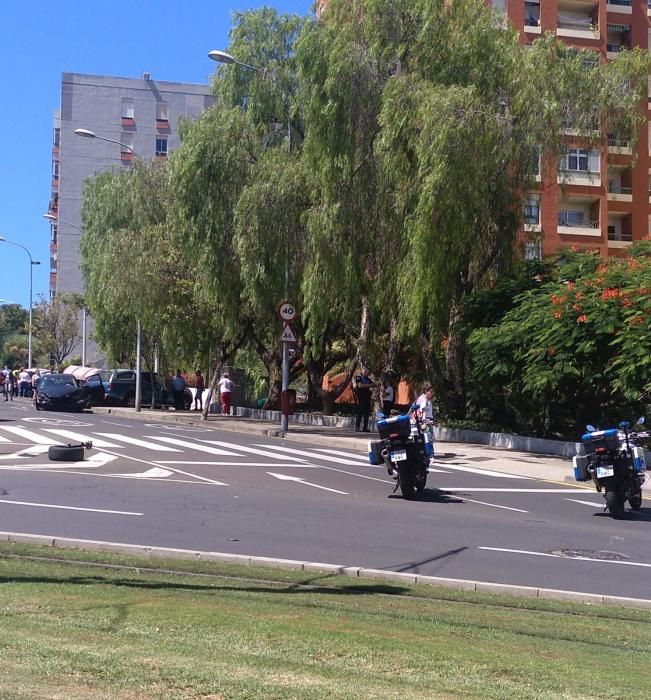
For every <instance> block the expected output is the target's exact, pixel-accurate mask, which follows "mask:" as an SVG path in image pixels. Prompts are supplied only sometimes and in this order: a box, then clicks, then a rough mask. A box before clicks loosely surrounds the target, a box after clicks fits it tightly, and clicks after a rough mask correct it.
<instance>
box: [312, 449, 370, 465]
mask: <svg viewBox="0 0 651 700" xmlns="http://www.w3.org/2000/svg"><path fill="white" fill-rule="evenodd" d="M314 449H315V450H316V451H317V452H324V453H325V454H328V455H336V456H338V457H347V458H349V459H358V460H359V461H360V462H365V463H368V455H356V454H353V453H352V452H343V451H342V450H324V449H321V448H320V447H315V448H314Z"/></svg>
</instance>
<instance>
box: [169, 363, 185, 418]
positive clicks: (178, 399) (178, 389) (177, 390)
mask: <svg viewBox="0 0 651 700" xmlns="http://www.w3.org/2000/svg"><path fill="white" fill-rule="evenodd" d="M184 393H185V379H183V377H182V375H181V370H180V369H177V370H176V374H175V375H174V378H173V379H172V394H173V395H174V409H175V410H177V411H182V410H183V395H184Z"/></svg>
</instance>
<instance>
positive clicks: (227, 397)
mask: <svg viewBox="0 0 651 700" xmlns="http://www.w3.org/2000/svg"><path fill="white" fill-rule="evenodd" d="M217 386H218V387H219V403H220V404H221V407H222V415H223V416H230V414H231V392H232V391H233V388H234V387H236V386H237V384H235V382H233V381H231V378H230V377H229V376H228V372H224V375H223V376H222V378H221V379H220V380H219V382H218V383H217Z"/></svg>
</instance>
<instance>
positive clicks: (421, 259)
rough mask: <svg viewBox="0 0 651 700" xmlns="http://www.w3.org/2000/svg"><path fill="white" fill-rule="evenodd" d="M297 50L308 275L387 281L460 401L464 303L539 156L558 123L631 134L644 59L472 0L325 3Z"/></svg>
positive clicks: (494, 266) (309, 302) (407, 324)
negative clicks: (564, 36) (308, 183)
mask: <svg viewBox="0 0 651 700" xmlns="http://www.w3.org/2000/svg"><path fill="white" fill-rule="evenodd" d="M299 53H300V58H301V65H302V71H303V77H304V81H305V86H306V88H305V89H306V91H307V96H308V97H307V99H308V109H307V112H306V119H307V125H308V135H307V138H306V153H308V154H309V155H310V156H311V158H312V163H313V165H314V168H315V170H316V172H317V173H318V178H319V186H320V191H321V192H322V195H323V200H322V202H321V205H320V207H319V209H318V212H319V213H318V216H315V218H314V225H313V226H312V227H311V228H310V232H311V235H312V245H313V249H314V251H315V252H316V253H317V255H319V260H318V265H319V266H320V268H321V277H322V278H323V279H326V280H330V281H331V283H332V284H342V285H344V286H345V287H346V288H347V291H348V292H349V293H350V297H351V299H353V300H359V299H361V300H362V304H363V301H364V299H366V298H367V297H368V296H369V295H374V296H375V295H380V294H382V293H383V292H386V290H389V291H390V292H391V295H392V296H394V302H393V303H394V305H397V308H398V309H399V312H400V328H401V331H402V334H403V337H405V338H412V339H414V340H416V339H420V340H421V346H422V348H423V360H424V362H425V364H426V366H427V367H429V371H430V373H431V374H433V375H434V376H433V377H432V378H433V379H438V380H439V382H438V383H439V385H440V386H441V388H442V392H441V399H442V400H444V401H447V403H448V406H449V408H450V409H451V410H452V411H454V412H457V413H462V412H463V410H464V402H465V374H464V370H465V359H464V355H465V336H464V331H463V323H462V308H463V302H464V299H465V298H466V296H467V295H468V294H469V293H470V292H471V291H472V290H473V289H474V288H476V287H477V286H479V285H484V284H488V283H490V281H491V280H492V279H494V278H495V276H496V275H499V274H500V271H502V270H503V269H505V268H506V267H508V265H509V264H510V261H511V259H512V256H513V253H514V251H515V243H516V236H517V232H518V230H519V228H520V227H521V224H522V210H523V204H524V197H525V196H526V194H527V192H528V191H529V190H530V189H532V188H533V187H534V175H535V172H536V169H537V160H538V157H537V156H538V153H541V154H542V162H543V164H545V165H546V166H550V165H551V166H553V165H555V162H556V160H557V159H558V158H559V156H560V155H561V154H562V153H563V150H564V149H565V148H566V147H567V143H568V142H567V138H568V130H569V129H571V130H572V133H574V134H578V137H577V138H579V139H580V143H581V145H582V147H585V145H584V144H590V143H597V142H601V140H602V139H603V136H604V133H605V124H606V123H608V131H609V132H611V133H612V132H613V131H614V130H615V131H616V130H619V131H620V132H621V133H622V134H625V135H626V137H627V138H629V139H630V140H634V139H635V135H636V133H637V129H638V127H639V125H640V120H641V119H642V113H641V111H640V103H641V99H642V97H643V96H644V94H645V90H646V76H647V74H648V70H649V58H648V56H646V55H643V54H642V53H641V52H639V51H631V52H622V56H620V57H619V58H618V60H616V61H609V62H608V63H602V64H595V63H594V62H593V61H591V60H589V58H590V57H591V56H593V55H594V54H587V53H585V52H581V51H578V50H576V49H571V48H568V47H566V46H564V45H562V44H560V43H557V42H556V41H555V39H554V38H553V37H550V36H546V37H543V38H541V39H540V40H539V41H537V42H534V44H533V46H531V47H525V46H523V45H521V44H520V42H519V38H518V35H517V33H516V32H515V31H514V30H512V29H508V28H504V26H503V21H502V19H501V18H500V17H499V16H498V15H496V14H494V13H493V12H492V11H491V10H490V8H487V7H486V6H485V4H484V3H483V2H480V1H479V0H455V2H452V3H448V2H445V1H444V0H395V1H394V2H392V3H386V2H381V1H380V0H345V1H344V0H331V1H330V2H329V3H328V10H327V12H325V13H324V14H323V17H322V19H321V20H320V21H319V22H317V23H316V24H315V26H314V27H313V28H312V30H311V31H310V32H308V33H307V34H306V36H305V37H304V38H303V40H302V41H301V45H300V51H299ZM600 123H601V126H600ZM602 126H603V127H604V128H602ZM334 251H336V253H334ZM383 262H384V263H385V264H384V265H383V264H382V263H383ZM383 268H384V269H383ZM386 268H388V274H387V269H386ZM381 269H383V272H384V277H383V278H381V277H379V275H378V274H376V273H377V270H381ZM376 280H377V282H376ZM307 291H308V292H309V294H308V295H307V298H306V308H308V309H309V310H310V311H311V312H312V313H313V314H316V315H319V316H320V317H322V318H325V317H327V314H328V308H327V303H326V301H324V299H323V298H320V290H319V288H318V287H316V286H315V287H313V288H311V289H310V288H309V287H308V289H307ZM358 303H359V302H358ZM383 304H384V305H385V306H386V305H388V304H390V301H389V300H388V299H385V300H384V301H383Z"/></svg>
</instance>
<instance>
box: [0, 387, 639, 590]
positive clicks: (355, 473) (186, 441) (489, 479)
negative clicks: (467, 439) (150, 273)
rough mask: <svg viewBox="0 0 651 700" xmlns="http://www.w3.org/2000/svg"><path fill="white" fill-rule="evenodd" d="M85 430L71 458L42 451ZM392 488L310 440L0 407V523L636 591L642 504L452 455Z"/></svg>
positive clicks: (349, 454) (382, 477)
mask: <svg viewBox="0 0 651 700" xmlns="http://www.w3.org/2000/svg"><path fill="white" fill-rule="evenodd" d="M85 440H92V441H93V449H92V450H89V451H87V452H86V459H85V460H84V461H83V462H76V463H62V462H50V461H48V459H47V448H48V446H49V445H51V444H61V443H63V444H65V443H68V442H77V441H85ZM444 447H445V446H444V445H439V449H441V448H444ZM487 461H488V460H487ZM393 487H394V482H393V480H392V479H391V478H390V477H389V476H388V475H387V474H386V472H385V470H384V468H383V467H372V466H370V465H369V464H368V461H367V458H366V455H365V454H362V453H360V452H355V451H351V450H345V449H341V448H333V449H330V448H329V447H328V445H326V444H323V443H322V442H320V443H319V444H314V443H313V444H310V442H309V438H306V440H305V442H304V443H299V442H294V441H291V442H290V441H286V440H283V439H279V438H271V437H261V436H260V435H252V434H246V433H237V432H233V431H220V430H218V429H216V428H215V427H212V426H210V427H209V426H205V427H204V426H195V427H190V426H183V425H177V424H170V423H165V422H163V421H160V422H151V423H143V422H141V421H133V420H130V419H125V418H117V417H115V416H111V415H93V414H92V413H83V414H69V413H54V412H36V411H35V410H34V409H33V408H32V406H31V402H30V401H29V400H26V399H23V400H16V401H14V403H13V404H11V403H4V404H0V531H9V532H18V533H30V534H35V535H48V536H52V537H72V538H81V539H91V540H102V541H109V542H119V543H125V544H139V545H149V546H160V547H175V548H183V549H198V550H205V551H213V552H230V553H234V554H244V555H251V556H267V557H279V558H284V559H295V560H303V561H313V562H322V563H329V564H338V565H343V566H363V567H367V568H376V569H390V570H394V571H404V572H418V573H421V574H427V575H432V576H443V577H448V578H458V579H471V580H478V581H492V582H497V583H508V584H517V585H526V586H536V587H545V588H556V589H562V590H574V591H582V592H589V593H599V594H606V595H617V596H630V597H636V598H651V537H650V534H651V507H649V506H650V505H651V502H650V501H649V500H648V499H645V502H644V506H643V508H642V510H641V511H640V512H639V513H634V514H633V513H631V514H629V515H628V516H627V517H626V518H625V519H624V520H620V521H615V520H613V519H611V518H610V517H609V516H608V515H607V514H605V513H603V498H602V496H601V495H599V494H597V493H595V492H592V491H589V490H586V489H584V488H583V489H582V488H578V487H577V486H575V485H574V484H571V483H563V482H549V481H542V480H537V479H533V478H530V477H522V476H514V475H512V474H506V473H501V472H500V471H499V460H495V459H491V460H490V462H489V466H487V465H486V463H484V462H483V461H482V460H481V458H480V459H476V458H475V459H474V460H473V461H471V460H468V459H465V460H464V459H462V458H459V457H458V456H457V455H454V454H444V455H441V456H439V457H437V459H436V463H435V464H434V466H433V467H432V469H431V473H430V475H429V478H428V488H427V489H426V491H425V492H424V494H423V495H422V497H421V498H419V499H418V500H416V501H412V502H407V501H404V500H403V499H402V498H401V497H400V495H399V493H396V494H393V493H392V491H393ZM647 493H649V491H647Z"/></svg>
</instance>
